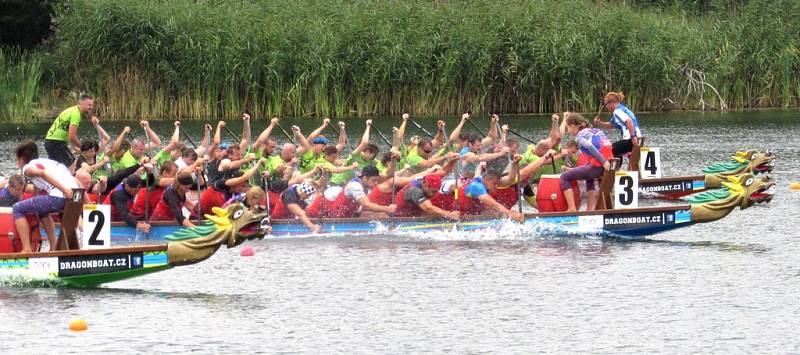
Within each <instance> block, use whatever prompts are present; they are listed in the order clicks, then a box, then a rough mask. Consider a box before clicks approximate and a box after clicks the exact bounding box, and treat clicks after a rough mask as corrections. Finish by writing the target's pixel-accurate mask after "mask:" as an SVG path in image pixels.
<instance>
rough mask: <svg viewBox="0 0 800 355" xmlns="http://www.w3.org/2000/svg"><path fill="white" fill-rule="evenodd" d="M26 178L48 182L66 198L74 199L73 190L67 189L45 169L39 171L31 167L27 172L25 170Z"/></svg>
mask: <svg viewBox="0 0 800 355" xmlns="http://www.w3.org/2000/svg"><path fill="white" fill-rule="evenodd" d="M25 176H28V177H40V178H42V179H43V180H44V181H46V182H47V183H48V184H50V185H53V187H55V188H57V189H58V190H59V191H61V193H63V194H64V197H65V198H67V199H70V198H72V190H71V189H68V188H66V187H65V186H64V185H62V184H61V181H59V180H58V179H56V178H55V177H54V176H52V175H50V174H48V173H47V172H46V171H45V170H44V169H39V168H36V167H30V168H28V169H27V170H25ZM73 179H74V178H73ZM76 183H77V182H76Z"/></svg>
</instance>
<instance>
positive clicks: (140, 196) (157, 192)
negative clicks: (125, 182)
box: [131, 186, 165, 216]
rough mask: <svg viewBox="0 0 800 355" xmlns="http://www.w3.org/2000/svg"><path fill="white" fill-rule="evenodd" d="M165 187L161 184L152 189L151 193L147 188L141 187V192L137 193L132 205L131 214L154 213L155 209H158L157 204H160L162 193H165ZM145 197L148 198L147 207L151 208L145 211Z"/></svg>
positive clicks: (148, 214)
mask: <svg viewBox="0 0 800 355" xmlns="http://www.w3.org/2000/svg"><path fill="white" fill-rule="evenodd" d="M164 190H165V189H164V188H163V187H161V186H158V187H154V188H153V189H152V190H150V192H149V193H147V191H145V188H141V189H139V192H137V193H136V198H135V199H134V200H133V206H131V214H134V215H137V216H145V215H147V216H150V215H152V214H153V210H155V209H156V205H158V201H159V200H161V195H162V194H164ZM145 197H147V198H148V200H150V201H148V203H147V205H148V206H147V207H149V210H148V211H147V213H145V211H144V208H145Z"/></svg>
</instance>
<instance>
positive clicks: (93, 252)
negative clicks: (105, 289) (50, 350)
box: [0, 203, 266, 287]
mask: <svg viewBox="0 0 800 355" xmlns="http://www.w3.org/2000/svg"><path fill="white" fill-rule="evenodd" d="M68 204H69V203H68ZM70 208H71V207H69V206H68V207H67V208H65V212H64V215H65V216H66V215H68V214H70V212H68V211H67V209H70ZM75 208H77V207H74V206H73V207H72V209H75ZM71 214H72V215H77V213H76V212H74V211H73V212H72V213H71ZM207 217H208V221H206V222H205V223H204V224H203V225H201V226H198V227H194V228H182V229H178V228H174V229H171V230H172V233H170V234H169V235H164V236H163V237H162V239H165V240H166V241H167V242H166V243H163V242H162V243H160V244H153V245H133V246H123V247H110V248H102V249H86V250H76V249H74V248H75V247H76V246H77V245H78V241H77V237H76V236H75V235H74V233H72V234H73V235H70V233H68V232H67V229H66V228H65V229H64V231H65V232H64V233H60V234H61V235H60V236H59V238H58V250H56V251H47V252H35V253H13V252H11V251H13V249H14V247H15V245H14V243H11V242H10V240H6V241H5V243H2V242H0V283H3V284H25V285H30V284H34V285H47V286H62V285H63V286H72V287H95V286H98V285H101V284H104V283H108V282H113V281H119V280H124V279H129V278H132V277H137V276H142V275H147V274H151V273H154V272H160V271H164V270H168V269H171V268H173V267H175V266H183V265H191V264H196V263H199V262H201V261H204V260H206V259H208V258H210V257H211V256H212V255H214V253H216V252H217V250H218V249H219V247H220V246H222V245H225V246H227V247H228V248H233V247H235V246H238V245H240V244H242V243H244V242H245V241H247V240H252V239H257V238H263V237H264V234H265V232H266V229H265V228H264V226H263V225H262V223H263V222H264V221H265V220H266V219H265V217H266V215H265V214H263V213H254V212H252V211H250V210H249V209H246V208H244V206H242V205H231V206H229V207H228V208H227V209H221V208H215V209H214V215H209V216H207ZM63 223H64V224H67V222H66V219H65V222H63ZM73 225H74V224H73ZM73 230H74V229H73ZM112 230H113V228H112ZM33 232H34V233H38V231H33ZM9 233H11V232H9ZM32 235H34V234H32ZM36 247H38V246H36Z"/></svg>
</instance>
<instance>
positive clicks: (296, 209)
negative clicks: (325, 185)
mask: <svg viewBox="0 0 800 355" xmlns="http://www.w3.org/2000/svg"><path fill="white" fill-rule="evenodd" d="M323 198H325V197H323ZM286 209H288V210H289V212H291V213H292V214H293V215H295V217H297V219H299V220H300V222H302V223H303V224H304V225H305V226H306V227H308V229H310V230H312V231H314V232H319V226H318V225H316V224H314V223H313V222H311V220H310V219H309V218H308V215H306V211H305V210H303V209H302V208H300V205H298V204H296V203H290V204H289V205H287V206H286Z"/></svg>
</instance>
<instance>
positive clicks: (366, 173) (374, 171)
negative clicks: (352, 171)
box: [361, 165, 381, 177]
mask: <svg viewBox="0 0 800 355" xmlns="http://www.w3.org/2000/svg"><path fill="white" fill-rule="evenodd" d="M380 175H381V172H380V171H379V170H378V168H376V167H374V166H372V165H367V166H366V167H364V170H362V171H361V177H373V176H380Z"/></svg>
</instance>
